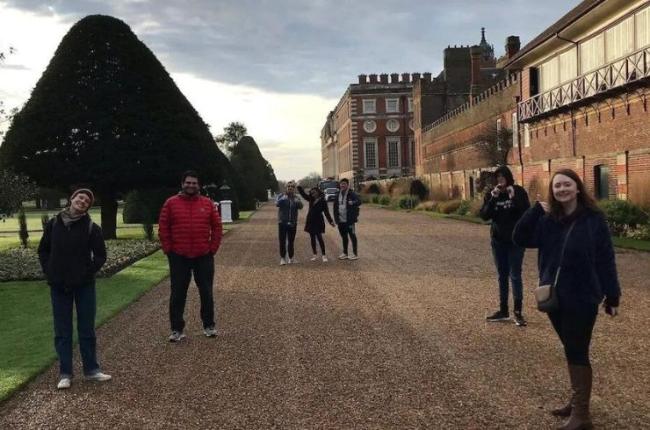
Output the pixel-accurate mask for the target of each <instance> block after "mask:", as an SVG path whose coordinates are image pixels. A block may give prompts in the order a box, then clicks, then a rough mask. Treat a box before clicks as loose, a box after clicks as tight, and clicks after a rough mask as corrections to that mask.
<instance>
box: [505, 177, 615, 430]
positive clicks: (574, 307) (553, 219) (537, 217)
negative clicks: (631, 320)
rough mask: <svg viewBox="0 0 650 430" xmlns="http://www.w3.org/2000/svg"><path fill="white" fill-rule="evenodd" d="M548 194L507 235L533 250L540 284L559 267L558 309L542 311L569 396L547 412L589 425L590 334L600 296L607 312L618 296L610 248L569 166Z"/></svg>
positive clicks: (571, 425) (574, 425)
mask: <svg viewBox="0 0 650 430" xmlns="http://www.w3.org/2000/svg"><path fill="white" fill-rule="evenodd" d="M548 193H549V202H548V203H546V202H541V201H538V202H537V203H536V204H535V205H534V206H533V207H532V208H530V209H529V210H528V211H527V212H526V213H525V214H524V216H523V217H522V218H521V220H519V222H518V223H517V225H516V226H515V229H514V232H513V240H514V241H515V242H516V243H517V244H519V245H520V246H525V247H527V248H538V249H539V254H538V260H537V262H538V268H539V281H540V285H548V284H553V283H554V281H555V278H556V274H557V272H558V268H559V267H561V270H560V272H559V275H558V276H557V282H556V284H555V288H556V292H557V297H558V299H559V309H558V310H557V311H554V312H549V314H548V316H549V319H550V321H551V324H552V325H553V328H554V329H555V331H556V333H557V334H558V336H559V338H560V341H561V342H562V345H563V346H564V353H565V356H566V360H567V364H568V369H569V377H570V380H571V388H572V396H571V399H570V401H569V402H568V404H567V405H566V406H564V407H562V408H558V409H554V410H553V411H552V412H551V413H552V414H553V415H556V416H563V417H566V416H568V417H569V420H568V421H567V422H565V423H564V424H563V425H562V426H561V427H559V428H560V429H564V430H569V429H578V428H591V419H590V416H589V401H590V397H591V383H592V370H591V363H590V361H589V345H590V343H591V334H592V331H593V328H594V325H595V323H596V316H597V315H598V306H599V304H600V303H601V302H602V301H603V298H605V300H604V308H605V312H606V313H607V314H609V315H611V316H612V317H613V316H615V315H616V314H617V313H618V305H619V298H620V295H621V289H620V286H619V283H618V275H617V273H616V260H615V254H614V247H613V245H612V239H611V237H610V233H609V229H608V227H607V222H606V220H605V217H604V215H603V214H602V212H601V211H600V210H599V209H598V207H597V206H596V203H595V202H594V200H593V199H592V198H591V197H590V196H589V194H588V193H587V191H586V189H585V186H584V184H583V183H582V180H581V179H580V177H579V176H578V175H577V174H576V173H575V172H574V171H573V170H570V169H562V170H558V171H557V172H556V173H555V174H554V175H553V177H552V179H551V182H550V184H549V190H548ZM565 240H566V248H565V249H564V254H563V255H562V249H563V244H564V242H565ZM560 260H562V261H560Z"/></svg>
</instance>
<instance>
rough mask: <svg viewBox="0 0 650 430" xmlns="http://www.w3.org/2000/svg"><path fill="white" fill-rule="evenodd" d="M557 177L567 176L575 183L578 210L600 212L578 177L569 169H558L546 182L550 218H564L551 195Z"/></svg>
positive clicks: (562, 212) (559, 204)
mask: <svg viewBox="0 0 650 430" xmlns="http://www.w3.org/2000/svg"><path fill="white" fill-rule="evenodd" d="M557 175H564V176H567V177H569V178H571V179H572V180H573V181H574V182H575V183H576V185H577V188H578V195H577V196H576V198H577V199H578V209H591V210H593V211H596V212H599V211H600V209H598V206H597V205H596V201H595V200H594V198H593V197H591V195H589V193H588V192H587V189H586V188H585V184H584V182H582V179H580V176H578V174H577V173H576V172H574V171H573V170H571V169H560V170H557V171H556V172H555V173H553V176H551V180H550V181H549V182H548V203H549V205H550V206H551V216H552V217H553V218H555V219H560V218H563V217H564V216H565V215H564V208H563V206H562V204H561V203H560V202H558V201H557V200H555V196H554V195H553V179H554V178H555V177H556V176H557Z"/></svg>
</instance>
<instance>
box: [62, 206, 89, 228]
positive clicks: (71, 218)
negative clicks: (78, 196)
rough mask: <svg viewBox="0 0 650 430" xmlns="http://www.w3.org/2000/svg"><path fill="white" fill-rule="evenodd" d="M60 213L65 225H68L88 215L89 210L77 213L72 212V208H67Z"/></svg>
mask: <svg viewBox="0 0 650 430" xmlns="http://www.w3.org/2000/svg"><path fill="white" fill-rule="evenodd" d="M60 215H61V221H63V225H64V226H66V227H68V226H69V225H70V224H72V223H73V222H77V221H79V220H80V219H81V218H83V217H85V216H86V215H87V212H84V213H80V214H76V215H75V214H73V213H72V211H70V208H65V209H64V210H62V211H61V213H60Z"/></svg>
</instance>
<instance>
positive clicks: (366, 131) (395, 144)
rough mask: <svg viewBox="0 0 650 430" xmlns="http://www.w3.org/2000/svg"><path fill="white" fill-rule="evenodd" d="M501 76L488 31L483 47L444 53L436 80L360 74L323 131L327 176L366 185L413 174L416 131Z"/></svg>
mask: <svg viewBox="0 0 650 430" xmlns="http://www.w3.org/2000/svg"><path fill="white" fill-rule="evenodd" d="M472 55H473V56H472ZM503 76H504V71H503V69H501V68H499V67H497V60H496V58H495V57H494V48H493V46H492V45H490V44H489V43H488V42H487V41H486V39H485V31H484V29H483V30H482V35H481V42H480V44H479V45H477V46H475V47H473V48H470V47H469V46H460V47H458V46H454V47H451V46H450V47H448V48H447V49H445V51H444V67H443V70H442V72H441V73H440V74H439V75H438V76H437V77H433V76H432V74H431V73H422V74H420V73H413V74H409V73H402V74H401V75H399V74H397V73H393V74H391V75H388V74H381V75H374V74H371V75H359V80H358V82H357V83H356V84H351V85H350V86H349V87H348V88H347V90H346V92H345V93H344V94H343V96H342V97H341V99H340V101H339V103H338V104H337V106H336V108H335V109H334V110H333V111H331V112H330V113H329V115H328V117H327V121H326V123H325V125H324V126H323V128H322V130H321V151H322V162H323V176H325V177H335V178H338V179H341V178H348V179H354V180H355V181H362V180H371V179H379V178H381V179H383V178H391V177H400V176H412V175H414V174H415V173H416V172H415V166H416V160H417V154H416V151H415V143H414V142H415V134H414V129H415V128H416V127H419V126H420V124H422V123H426V122H432V121H434V120H436V119H438V118H439V117H441V116H442V115H444V114H445V113H446V112H448V111H449V110H451V109H453V108H455V107H457V106H460V105H462V104H463V103H465V102H466V101H467V100H469V98H470V97H471V95H472V94H478V93H479V92H480V91H482V90H483V89H485V88H487V87H489V86H490V85H492V84H493V83H494V82H497V81H499V80H500V79H502V78H503ZM414 86H415V87H417V90H415V89H414ZM416 91H417V92H416ZM415 97H417V102H415V103H414V99H415ZM414 111H415V115H414Z"/></svg>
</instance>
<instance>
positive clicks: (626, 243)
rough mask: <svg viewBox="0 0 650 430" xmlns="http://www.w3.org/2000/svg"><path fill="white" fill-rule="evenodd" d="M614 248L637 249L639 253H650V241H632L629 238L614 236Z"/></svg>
mask: <svg viewBox="0 0 650 430" xmlns="http://www.w3.org/2000/svg"><path fill="white" fill-rule="evenodd" d="M612 241H613V242H614V246H617V247H619V248H625V249H635V250H637V251H646V252H650V240H639V239H630V238H629V237H617V236H613V237H612Z"/></svg>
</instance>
